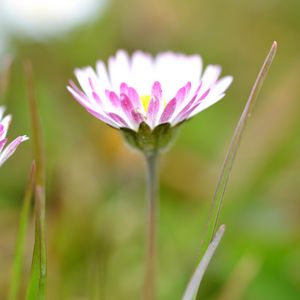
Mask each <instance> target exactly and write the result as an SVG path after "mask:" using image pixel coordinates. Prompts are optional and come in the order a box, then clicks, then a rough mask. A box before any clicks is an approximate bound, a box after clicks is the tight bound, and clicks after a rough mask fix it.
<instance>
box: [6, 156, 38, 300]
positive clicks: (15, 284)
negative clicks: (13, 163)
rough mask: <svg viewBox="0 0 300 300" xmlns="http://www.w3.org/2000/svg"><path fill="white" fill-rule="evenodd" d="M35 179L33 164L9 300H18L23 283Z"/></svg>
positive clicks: (23, 208)
mask: <svg viewBox="0 0 300 300" xmlns="http://www.w3.org/2000/svg"><path fill="white" fill-rule="evenodd" d="M34 178H35V163H34V162H33V163H32V167H31V172H30V175H29V179H28V183H27V186H26V190H25V194H24V199H23V206H22V210H21V216H20V224H19V230H18V234H17V242H16V253H15V257H14V262H13V269H12V276H11V281H10V289H9V296H8V299H9V300H17V299H19V298H18V294H19V287H20V281H21V273H22V262H23V256H24V246H25V236H26V231H27V227H28V219H29V213H30V204H31V198H32V192H33V185H34Z"/></svg>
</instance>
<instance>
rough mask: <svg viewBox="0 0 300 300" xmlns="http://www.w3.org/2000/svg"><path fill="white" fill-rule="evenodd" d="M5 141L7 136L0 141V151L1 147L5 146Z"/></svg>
mask: <svg viewBox="0 0 300 300" xmlns="http://www.w3.org/2000/svg"><path fill="white" fill-rule="evenodd" d="M6 143H7V138H5V139H3V140H1V141H0V152H1V151H2V149H3V147H4V146H5V144H6Z"/></svg>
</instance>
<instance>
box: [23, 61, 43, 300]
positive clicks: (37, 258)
mask: <svg viewBox="0 0 300 300" xmlns="http://www.w3.org/2000/svg"><path fill="white" fill-rule="evenodd" d="M24 71H25V77H26V81H27V90H28V100H29V110H30V119H31V137H32V143H33V152H34V159H35V161H36V181H35V241H34V250H33V258H32V270H31V276H30V280H29V284H28V289H27V298H26V299H28V300H35V299H45V297H46V275H47V257H46V232H45V167H44V151H43V145H42V133H41V125H40V120H39V115H38V111H37V106H36V98H35V93H34V83H33V75H32V66H31V63H30V62H29V61H27V62H25V63H24Z"/></svg>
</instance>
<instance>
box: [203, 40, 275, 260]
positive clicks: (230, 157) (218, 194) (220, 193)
mask: <svg viewBox="0 0 300 300" xmlns="http://www.w3.org/2000/svg"><path fill="white" fill-rule="evenodd" d="M276 49H277V43H276V42H273V44H272V47H271V49H270V51H269V53H268V55H267V57H266V59H265V61H264V63H263V65H262V67H261V69H260V72H259V74H258V76H257V78H256V81H255V83H254V85H253V87H252V90H251V92H250V95H249V98H248V101H247V103H246V106H245V108H244V111H243V113H242V115H241V117H240V120H239V122H238V124H237V126H236V128H235V131H234V134H233V137H232V139H231V143H230V146H229V149H228V152H227V155H226V158H225V160H224V163H223V167H222V170H221V174H220V177H219V180H218V183H217V186H216V189H215V193H214V196H213V200H212V204H211V208H210V214H209V218H208V223H207V230H206V236H205V238H204V240H203V245H202V246H203V248H202V251H201V254H203V253H204V251H205V250H206V249H207V247H208V245H209V243H210V242H211V240H212V238H213V236H214V235H215V231H216V228H217V226H218V220H219V216H220V211H221V208H222V203H223V198H224V193H225V191H226V187H227V183H228V180H229V177H230V174H231V170H232V166H233V163H234V159H235V157H236V153H237V150H238V148H239V145H240V143H241V139H242V136H243V133H244V130H245V128H246V125H247V122H248V119H249V117H250V116H251V112H252V110H253V107H254V104H255V102H256V99H257V96H258V94H259V91H260V89H261V87H262V85H263V82H264V80H265V78H266V76H267V73H268V71H269V69H270V66H271V64H272V61H273V59H274V56H275V53H276Z"/></svg>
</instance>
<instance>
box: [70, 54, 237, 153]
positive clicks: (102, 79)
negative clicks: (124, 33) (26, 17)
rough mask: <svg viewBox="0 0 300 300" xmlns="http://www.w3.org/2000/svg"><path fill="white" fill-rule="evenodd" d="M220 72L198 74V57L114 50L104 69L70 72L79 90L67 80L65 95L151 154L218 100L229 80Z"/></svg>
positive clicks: (215, 68) (100, 66) (210, 70)
mask: <svg viewBox="0 0 300 300" xmlns="http://www.w3.org/2000/svg"><path fill="white" fill-rule="evenodd" d="M220 73H221V67H220V66H218V65H208V66H207V67H206V69H205V70H204V72H202V59H201V57H200V56H199V55H184V54H180V53H173V52H163V53H160V54H158V55H157V56H156V57H152V56H151V55H150V54H148V53H144V52H142V51H136V52H134V53H133V54H132V56H131V57H130V56H129V55H128V54H127V53H126V52H125V51H123V50H119V51H118V52H117V53H116V55H115V56H113V57H110V58H109V60H108V65H107V67H106V66H105V64H104V62H103V61H98V62H97V65H96V70H94V69H93V68H91V67H86V68H83V69H75V75H76V77H77V80H78V82H79V84H80V86H81V89H79V88H78V87H77V86H76V85H75V83H74V82H73V81H70V84H69V86H68V90H69V92H70V93H71V94H72V95H73V97H74V98H75V99H76V100H77V101H78V102H79V103H80V104H81V105H82V106H83V107H84V108H85V109H86V110H87V111H88V112H89V113H90V114H92V115H93V116H95V117H96V118H98V119H100V120H101V121H103V122H105V123H106V124H108V125H110V126H112V127H114V128H117V129H121V130H122V132H123V133H125V135H126V139H127V141H129V143H130V144H132V145H133V146H135V147H137V148H139V149H142V150H149V149H150V150H151V149H154V148H163V147H164V146H165V144H168V141H167V140H168V138H166V137H167V136H171V135H172V134H171V132H172V128H175V127H177V126H176V125H178V124H181V123H183V122H184V121H185V120H187V119H190V118H191V117H193V116H194V115H196V114H198V113H199V112H201V111H203V110H204V109H206V108H207V107H209V106H211V105H213V104H214V103H216V102H217V101H219V100H220V99H222V98H223V97H224V95H225V91H226V89H227V88H228V87H229V85H230V84H231V82H232V77H231V76H226V77H223V78H221V79H219V76H220ZM145 140H146V142H145ZM148 146H149V147H148ZM145 147H146V148H147V147H148V148H149V149H148V148H147V149H146V148H145Z"/></svg>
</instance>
